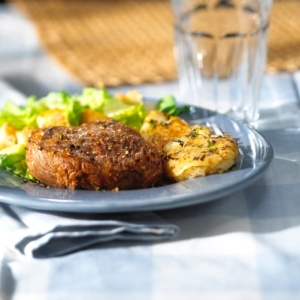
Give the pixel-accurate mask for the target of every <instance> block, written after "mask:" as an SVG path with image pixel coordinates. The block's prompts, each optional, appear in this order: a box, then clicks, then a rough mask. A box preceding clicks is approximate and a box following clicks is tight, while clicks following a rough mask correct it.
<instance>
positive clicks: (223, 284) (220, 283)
mask: <svg viewBox="0 0 300 300" xmlns="http://www.w3.org/2000/svg"><path fill="white" fill-rule="evenodd" d="M47 64H48V62H47ZM52 70H56V71H57V72H58V73H57V74H59V75H60V76H58V77H56V76H54V75H53V74H54V73H50V72H49V74H44V75H45V76H44V77H42V78H44V79H45V78H47V76H49V77H48V78H51V79H52V81H51V80H50V81H51V82H49V81H47V80H45V83H47V85H46V87H47V88H49V90H50V89H51V84H52V85H53V86H61V85H64V86H66V90H71V89H72V88H78V89H80V87H79V86H76V84H74V83H73V82H72V81H71V80H68V79H66V77H64V76H63V75H61V74H62V73H60V71H59V70H58V69H55V67H53V69H52ZM0 72H3V69H0ZM24 72H25V71H24ZM26 74H28V76H29V77H30V76H34V75H33V74H32V73H31V72H27V73H26ZM30 78H31V77H30ZM32 78H33V77H32ZM62 78H65V79H66V80H62ZM14 83H18V84H17V85H16V86H18V88H20V89H23V91H26V89H28V88H29V87H28V86H26V84H25V83H24V82H22V81H21V80H20V81H14ZM69 83H71V85H69ZM2 86H3V85H2ZM2 86H1V89H0V91H1V92H3V88H2ZM35 88H36V90H35V91H37V92H38V91H40V90H39V89H37V87H36V86H31V89H33V90H34V89H35ZM139 89H140V90H141V92H142V93H143V94H144V95H146V96H153V97H156V96H157V95H158V96H159V95H164V94H166V93H172V92H174V93H176V86H175V85H174V84H173V83H170V84H169V83H166V84H163V85H155V86H153V85H144V86H141V87H139ZM299 90H300V72H297V73H294V74H279V75H272V76H268V77H266V78H265V79H264V84H263V90H262V95H261V99H260V107H261V109H262V111H261V116H262V118H261V120H260V121H259V123H258V130H259V131H261V132H262V133H263V134H264V135H265V136H266V137H267V138H268V139H269V140H270V141H271V143H272V144H273V146H274V149H275V160H274V163H273V164H272V166H271V168H270V170H269V172H268V173H267V174H266V175H265V176H264V177H263V178H262V179H261V180H260V181H258V182H257V183H256V184H254V185H252V186H251V187H249V188H247V189H244V190H242V191H240V192H238V193H235V194H232V195H231V196H229V197H225V198H223V199H219V200H217V201H213V202H209V203H206V204H202V205H196V206H192V207H186V208H181V209H175V210H170V211H163V212H156V214H157V215H158V216H160V217H161V218H162V219H164V220H165V222H167V223H168V224H174V225H176V226H178V227H179V228H180V234H179V235H178V237H177V238H175V239H173V240H169V241H162V242H156V243H150V244H149V243H145V242H125V241H114V242H112V243H105V244H104V243H102V244H100V245H97V246H93V247H90V248H88V249H85V250H82V251H77V252H75V253H73V254H69V255H64V256H62V257H56V258H49V259H32V258H28V257H27V256H24V255H21V254H19V252H18V251H10V250H9V249H7V248H5V246H6V245H5V242H4V241H5V240H6V238H9V237H10V238H11V237H12V236H15V235H16V234H17V233H18V232H21V233H23V232H24V230H25V231H26V230H27V229H26V226H24V224H23V225H22V223H20V222H17V223H16V222H15V221H14V219H12V218H11V217H10V215H8V214H6V213H5V212H3V211H1V214H0V239H1V244H0V245H1V246H2V249H3V251H2V256H1V257H2V260H1V268H0V291H1V292H0V299H1V300H2V299H5V300H6V299H7V300H8V299H13V300H24V299H26V300H27V299H28V300H44V299H45V300H69V299H72V300H73V299H74V300H81V299H89V300H90V299H92V300H94V299H95V300H98V299H110V300H115V299H120V300H166V299H167V300H168V299H172V300H181V299H189V300H199V299H201V300H203V299H204V300H241V299H243V300H298V299H300V250H299V249H300V238H299V237H300V150H299V149H300V129H299V128H300V113H299V108H298V105H299V101H300V98H299ZM35 91H34V92H35ZM297 91H298V92H297ZM40 92H41V91H40ZM8 227H9V228H10V229H9V230H8V229H7V228H8ZM10 232H12V233H11V234H8V233H10ZM7 236H8V237H7Z"/></svg>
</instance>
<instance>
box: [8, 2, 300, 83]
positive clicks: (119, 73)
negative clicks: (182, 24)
mask: <svg viewBox="0 0 300 300" xmlns="http://www.w3.org/2000/svg"><path fill="white" fill-rule="evenodd" d="M11 2H12V3H14V4H16V5H18V6H20V7H21V8H22V9H23V10H24V11H25V12H26V14H27V15H28V16H29V18H30V19H31V20H32V21H33V22H34V24H35V25H36V28H37V30H38V32H39V36H40V39H41V41H42V43H43V45H44V46H45V48H46V49H47V51H48V52H49V53H50V54H51V55H52V56H53V57H54V58H56V59H57V61H59V62H60V63H61V64H62V65H63V66H64V67H65V68H66V69H67V70H69V72H70V73H71V74H73V75H74V76H75V77H77V78H78V79H79V80H81V81H82V82H83V83H84V84H86V85H99V84H104V85H106V86H116V85H121V84H140V83H144V82H160V81H164V80H172V79H175V78H176V76H177V75H176V64H175V61H174V55H173V28H172V27H173V25H172V24H173V19H172V11H171V7H170V1H169V0H114V1H111V0H72V1H71V0H42V1H41V0H13V1H11ZM296 69H300V1H299V0H277V1H276V0H275V2H274V5H273V8H272V14H271V26H270V38H269V53H268V60H267V66H266V70H267V71H268V72H278V71H293V70H296Z"/></svg>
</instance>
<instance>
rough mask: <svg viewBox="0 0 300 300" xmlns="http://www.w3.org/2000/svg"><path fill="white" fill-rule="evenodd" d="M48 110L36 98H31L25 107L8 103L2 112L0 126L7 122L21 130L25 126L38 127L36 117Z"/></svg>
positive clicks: (0, 113)
mask: <svg viewBox="0 0 300 300" xmlns="http://www.w3.org/2000/svg"><path fill="white" fill-rule="evenodd" d="M46 109H47V107H46V106H45V104H43V103H41V102H39V101H38V100H37V99H36V97H34V96H31V97H29V98H28V100H27V102H26V104H25V105H24V106H23V107H18V106H17V105H15V104H14V103H13V102H11V101H7V102H6V103H5V105H4V107H3V109H2V110H1V111H0V126H1V125H2V124H3V123H4V122H7V123H9V124H11V125H12V126H14V127H15V128H16V129H19V130H20V129H22V128H23V127H25V126H32V127H37V125H36V117H37V116H38V115H39V114H40V113H41V112H43V111H44V110H46Z"/></svg>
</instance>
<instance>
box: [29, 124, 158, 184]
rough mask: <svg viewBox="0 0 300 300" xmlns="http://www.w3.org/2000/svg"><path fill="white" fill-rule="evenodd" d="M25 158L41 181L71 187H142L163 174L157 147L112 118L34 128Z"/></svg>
mask: <svg viewBox="0 0 300 300" xmlns="http://www.w3.org/2000/svg"><path fill="white" fill-rule="evenodd" d="M26 162H27V165H28V169H29V172H30V173H31V174H32V175H33V176H35V177H36V178H37V179H38V180H39V181H41V182H42V183H44V184H45V185H48V186H52V187H61V188H70V189H94V190H97V189H105V190H112V189H115V188H119V189H138V188H146V187H149V186H151V185H153V184H155V183H156V182H158V181H159V180H160V179H161V178H162V176H163V168H162V161H161V157H160V154H159V153H158V151H157V150H156V149H155V148H154V147H153V146H151V145H150V144H148V143H147V142H146V141H145V140H144V139H143V138H142V137H141V136H140V134H139V133H138V132H137V131H136V130H134V129H132V128H129V127H127V126H126V125H123V124H121V123H117V122H114V121H111V120H102V121H97V122H93V123H86V124H83V125H81V126H70V127H64V126H57V127H49V128H41V129H37V130H34V131H33V133H32V135H31V137H30V139H29V141H28V144H27V150H26Z"/></svg>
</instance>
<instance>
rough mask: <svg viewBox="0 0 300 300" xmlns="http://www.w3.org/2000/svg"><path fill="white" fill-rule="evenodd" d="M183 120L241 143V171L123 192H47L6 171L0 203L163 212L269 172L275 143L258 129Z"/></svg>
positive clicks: (220, 120)
mask: <svg viewBox="0 0 300 300" xmlns="http://www.w3.org/2000/svg"><path fill="white" fill-rule="evenodd" d="M183 118H184V119H185V120H186V121H188V122H189V123H190V124H203V125H206V126H208V127H210V128H211V129H213V131H214V132H215V133H216V134H219V133H227V134H230V135H231V136H232V137H233V138H234V139H236V141H237V142H238V145H239V150H240V155H239V159H238V161H237V164H236V168H235V169H234V170H232V171H230V172H227V173H224V174H216V175H209V176H206V177H201V178H195V179H190V180H186V181H183V182H180V183H174V184H171V185H167V186H162V187H157V188H149V189H141V190H129V191H119V192H103V191H86V190H75V191H74V190H67V189H58V188H46V187H41V186H39V185H36V184H33V183H23V181H22V179H20V178H18V177H16V176H14V175H12V174H11V173H9V172H7V171H0V202H3V203H8V204H12V205H19V206H23V207H27V208H33V209H38V210H48V211H66V212H77V213H81V212H82V213H83V212H89V213H96V212H133V211H144V210H162V209H170V208H175V207H182V206H188V205H193V204H198V203H202V202H207V201H212V200H216V199H218V198H220V197H224V196H226V195H229V194H232V193H234V192H236V191H238V190H241V189H243V188H245V187H247V186H249V185H251V184H253V183H254V182H255V181H257V180H258V179H259V178H260V177H261V176H262V175H263V174H264V173H265V172H266V171H267V170H268V168H269V166H270V164H271V162H272V160H273V158H274V151H273V148H272V145H271V144H270V143H269V141H268V140H266V139H265V138H264V137H263V136H262V135H261V134H259V133H258V132H257V131H255V130H254V129H252V128H250V127H248V126H247V125H244V124H242V123H239V122H237V121H234V120H232V119H230V118H228V117H226V116H224V115H220V114H216V113H213V112H211V111H207V110H203V109H201V108H197V107H191V112H190V113H189V114H185V115H183Z"/></svg>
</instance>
